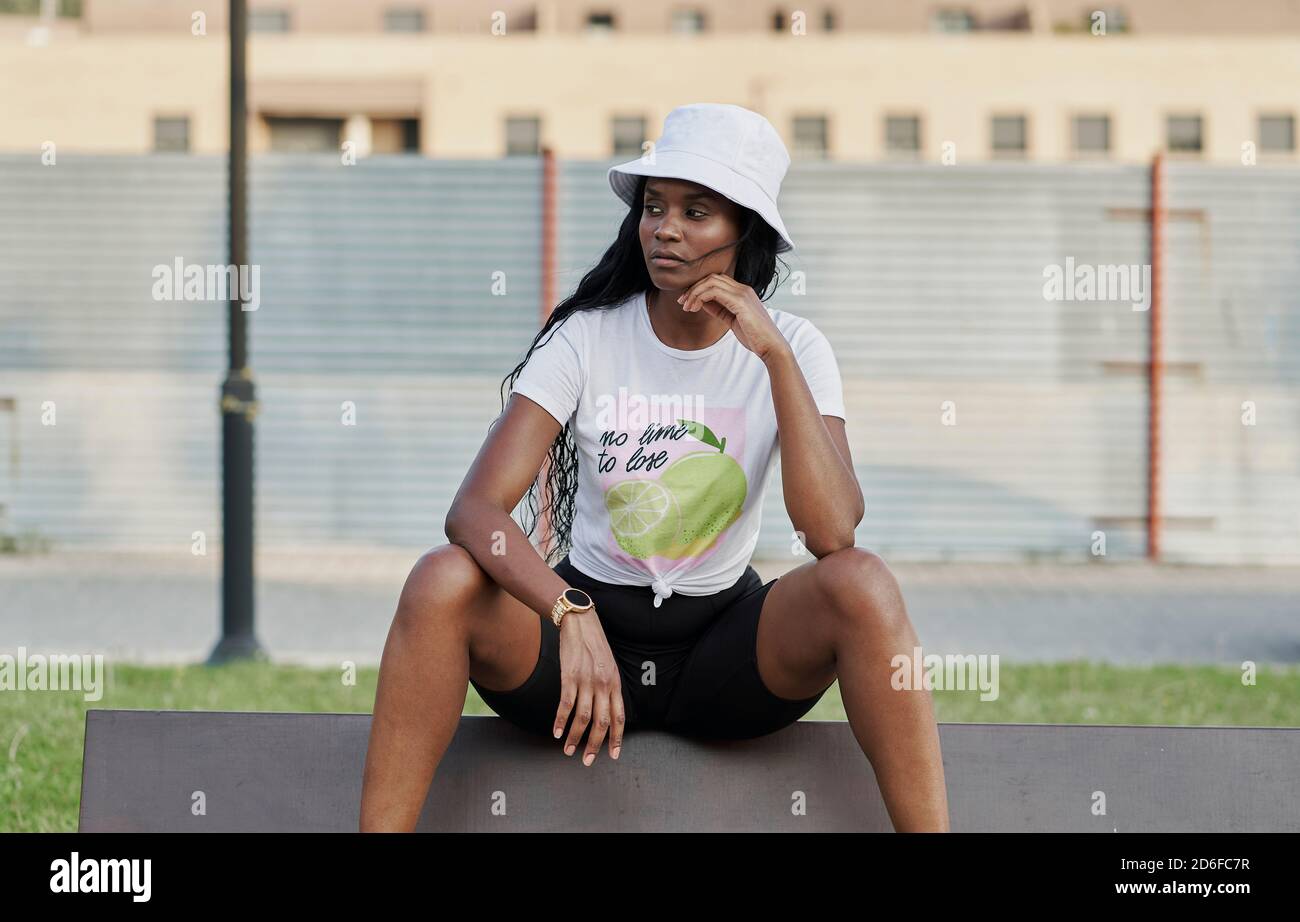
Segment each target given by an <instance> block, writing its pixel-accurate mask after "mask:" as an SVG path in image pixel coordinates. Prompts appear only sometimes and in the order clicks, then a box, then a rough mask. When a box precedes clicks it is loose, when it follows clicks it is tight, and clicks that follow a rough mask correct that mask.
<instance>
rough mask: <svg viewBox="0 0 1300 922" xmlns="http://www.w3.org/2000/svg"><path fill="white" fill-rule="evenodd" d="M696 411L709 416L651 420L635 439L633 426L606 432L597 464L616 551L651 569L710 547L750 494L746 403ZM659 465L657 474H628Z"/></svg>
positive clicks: (679, 563) (691, 558) (687, 560)
mask: <svg viewBox="0 0 1300 922" xmlns="http://www.w3.org/2000/svg"><path fill="white" fill-rule="evenodd" d="M695 415H697V416H701V417H704V418H702V419H689V418H685V417H678V418H675V419H672V420H671V421H670V422H668V423H650V424H648V425H646V426H645V427H644V428H643V429H642V431H641V432H640V434H639V437H638V438H637V439H636V441H635V443H630V440H629V439H628V438H627V436H628V435H629V433H621V434H620V433H616V432H614V431H607V432H606V433H605V435H604V436H603V437H602V439H601V443H602V447H603V450H602V451H601V452H600V456H599V458H598V470H599V471H600V472H601V481H602V484H603V485H604V487H605V493H604V499H605V509H606V511H607V512H608V513H609V533H610V539H611V541H612V545H613V546H612V547H611V548H610V550H611V553H614V554H616V555H617V556H619V557H621V558H622V559H624V560H626V561H628V562H636V563H639V564H641V568H642V569H644V570H646V571H647V572H648V573H649V574H651V575H656V576H657V575H659V574H661V573H663V572H664V571H665V570H673V571H675V570H678V569H679V568H682V567H683V566H685V565H690V564H693V563H694V562H696V561H699V560H702V559H704V558H705V557H707V556H708V555H709V554H711V553H712V552H713V550H714V549H715V548H716V547H717V544H718V539H719V537H720V536H721V535H722V534H723V533H724V532H725V531H726V530H727V529H728V528H729V527H730V526H731V525H732V523H734V522H735V521H736V520H737V519H738V518H740V514H741V511H742V510H743V508H744V505H745V499H746V497H747V496H748V493H749V485H748V483H747V482H746V478H745V471H744V469H743V468H742V467H741V465H740V463H739V462H738V460H737V458H738V457H740V456H741V455H740V451H741V449H742V448H743V445H744V426H745V413H744V409H743V408H710V409H709V410H707V411H705V410H703V408H702V407H701V408H699V412H696V413H695ZM705 419H707V422H706V421H705ZM620 447H621V448H622V449H623V450H622V451H617V450H616V449H618V448H620ZM728 449H730V450H728ZM629 451H630V452H631V454H628V452H629ZM624 458H626V460H623V459H624ZM620 460H623V463H621V464H620V463H619V461H620ZM655 471H657V472H658V476H628V475H629V474H638V473H639V474H645V473H648V472H655ZM620 552H621V553H620Z"/></svg>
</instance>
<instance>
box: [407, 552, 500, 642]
mask: <svg viewBox="0 0 1300 922" xmlns="http://www.w3.org/2000/svg"><path fill="white" fill-rule="evenodd" d="M487 582H488V580H487V575H486V574H485V573H484V572H483V569H482V568H481V567H480V566H479V565H478V562H477V561H476V560H475V559H474V557H473V555H472V554H470V552H469V551H467V550H465V548H463V547H461V546H460V545H459V544H440V545H438V546H437V547H435V548H431V549H430V550H428V551H425V552H424V553H423V554H421V555H420V558H419V559H418V560H416V562H415V566H413V567H412V568H411V572H410V573H409V574H408V575H407V577H406V583H405V585H404V586H403V587H402V595H401V598H400V599H399V600H398V603H397V614H396V616H395V618H394V620H396V621H397V622H399V623H400V624H401V625H403V626H405V627H421V626H425V625H427V624H429V623H430V622H431V621H434V620H437V621H438V622H439V623H440V624H444V625H445V623H446V622H447V621H448V620H451V619H456V618H462V617H464V616H465V615H466V614H467V613H468V612H470V611H471V610H472V607H473V602H474V599H475V598H476V597H477V596H478V595H479V594H480V593H481V592H482V591H483V589H484V588H485V587H486V585H487Z"/></svg>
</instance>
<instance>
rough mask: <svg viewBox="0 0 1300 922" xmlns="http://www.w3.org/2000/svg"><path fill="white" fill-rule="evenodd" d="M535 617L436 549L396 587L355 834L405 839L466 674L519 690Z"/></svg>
mask: <svg viewBox="0 0 1300 922" xmlns="http://www.w3.org/2000/svg"><path fill="white" fill-rule="evenodd" d="M541 637H542V627H541V618H540V617H539V616H538V614H537V613H536V612H534V611H533V610H532V609H530V608H528V607H527V606H526V605H524V604H523V603H522V602H520V601H519V600H517V599H516V598H515V597H514V596H512V595H510V593H508V592H506V591H505V590H504V589H502V588H501V587H500V586H498V585H497V584H496V583H495V582H494V581H493V580H492V579H491V578H490V577H489V576H488V575H487V573H485V572H484V571H483V568H482V567H480V566H479V565H478V563H477V562H476V561H475V560H474V558H473V557H472V556H471V555H470V553H469V552H468V551H466V550H465V549H464V548H463V547H461V546H459V545H456V544H443V545H439V546H438V547H436V548H434V549H433V550H430V551H428V552H427V553H425V554H424V555H423V556H421V557H420V559H419V560H418V561H417V562H416V564H415V566H414V568H412V570H411V573H410V575H409V576H408V577H407V578H406V584H405V586H403V587H402V594H401V598H400V599H399V600H398V603H397V613H396V614H395V615H394V616H393V623H392V626H391V627H390V628H389V631H388V640H387V642H386V643H385V644H384V653H383V658H382V659H381V661H380V664H379V686H378V688H377V689H376V693H375V708H374V717H373V718H372V720H371V724H370V744H369V747H368V748H367V750H366V767H365V776H364V778H363V780H362V788H361V824H360V829H361V831H362V832H378V831H410V830H412V829H414V828H415V824H416V821H417V820H419V818H420V810H421V809H422V808H423V806H424V801H425V798H426V797H427V796H428V792H429V784H430V783H431V782H432V781H433V776H434V772H435V771H436V770H437V767H438V763H439V762H441V761H442V756H443V754H444V753H445V752H446V751H447V746H448V745H449V744H450V743H451V738H452V736H453V735H454V734H455V732H456V728H457V726H459V724H460V716H461V711H462V710H463V709H464V707H465V694H466V691H467V690H468V687H469V677H470V673H471V671H472V672H473V675H474V681H476V682H480V683H482V685H483V686H484V687H485V688H489V689H494V690H495V689H511V688H517V687H519V686H520V685H522V684H523V683H524V681H525V680H527V678H528V676H529V675H531V674H532V671H533V669H534V667H535V666H536V665H537V657H538V653H539V650H540V645H541Z"/></svg>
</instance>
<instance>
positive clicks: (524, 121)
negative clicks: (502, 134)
mask: <svg viewBox="0 0 1300 922" xmlns="http://www.w3.org/2000/svg"><path fill="white" fill-rule="evenodd" d="M541 152H542V120H541V119H539V118H537V117H536V116H531V115H512V116H510V117H509V118H507V119H506V156H507V157H535V156H537V155H538V154H540V153H541Z"/></svg>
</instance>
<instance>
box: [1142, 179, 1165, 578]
mask: <svg viewBox="0 0 1300 922" xmlns="http://www.w3.org/2000/svg"><path fill="white" fill-rule="evenodd" d="M1166 218H1167V211H1166V209H1165V155H1164V154H1163V153H1157V154H1156V158H1155V160H1154V161H1153V162H1152V164H1151V308H1150V310H1151V316H1150V317H1149V318H1147V323H1148V328H1147V329H1148V338H1149V340H1150V357H1149V361H1148V363H1147V367H1148V379H1147V391H1148V396H1147V401H1148V402H1147V406H1148V411H1147V559H1148V560H1150V561H1152V562H1153V563H1156V562H1159V560H1160V532H1161V524H1162V523H1161V505H1160V466H1161V465H1160V461H1161V458H1160V450H1161V442H1160V416H1161V410H1162V408H1163V390H1162V384H1163V381H1164V354H1163V351H1162V347H1163V345H1164V330H1163V319H1164V302H1165V299H1164V264H1165V220H1166Z"/></svg>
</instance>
